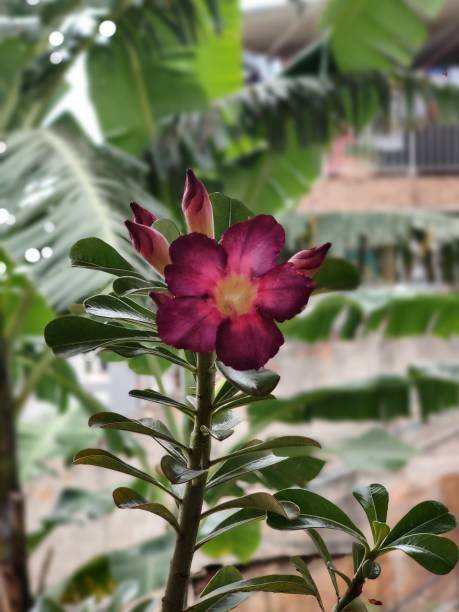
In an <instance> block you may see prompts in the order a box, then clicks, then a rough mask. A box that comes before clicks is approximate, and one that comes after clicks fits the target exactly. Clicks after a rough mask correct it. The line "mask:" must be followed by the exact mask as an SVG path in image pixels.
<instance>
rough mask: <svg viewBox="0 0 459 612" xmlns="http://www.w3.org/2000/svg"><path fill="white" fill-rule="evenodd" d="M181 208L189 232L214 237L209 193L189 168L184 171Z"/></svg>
mask: <svg viewBox="0 0 459 612" xmlns="http://www.w3.org/2000/svg"><path fill="white" fill-rule="evenodd" d="M182 210H183V214H184V215H185V219H186V224H187V226H188V229H189V231H190V232H199V233H200V234H205V235H206V236H209V238H213V237H214V235H215V233H214V213H213V210H212V204H211V203H210V199H209V194H208V193H207V190H206V188H205V187H204V185H203V183H201V181H200V180H199V179H197V178H196V176H195V175H194V172H193V170H190V169H188V170H187V171H186V180H185V191H184V192H183V199H182Z"/></svg>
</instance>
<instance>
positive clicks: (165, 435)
mask: <svg viewBox="0 0 459 612" xmlns="http://www.w3.org/2000/svg"><path fill="white" fill-rule="evenodd" d="M88 425H89V427H101V428H102V429H116V430H120V431H131V432H133V433H138V434H143V435H146V436H150V437H151V438H153V439H154V440H156V441H157V442H159V444H161V446H163V448H165V449H166V450H167V451H168V452H171V454H173V455H174V456H175V457H176V458H177V459H183V451H182V449H184V450H188V448H187V446H185V445H184V444H182V443H181V442H179V441H178V440H176V439H175V438H174V436H173V435H172V434H171V432H170V431H169V429H168V428H167V427H166V426H165V425H164V423H162V422H161V421H157V420H156V419H151V418H148V417H147V418H142V419H138V420H136V419H129V418H128V417H125V416H123V415H122V414H117V413H116V412H99V413H97V414H94V415H93V416H91V417H90V419H89V422H88ZM171 447H172V448H171Z"/></svg>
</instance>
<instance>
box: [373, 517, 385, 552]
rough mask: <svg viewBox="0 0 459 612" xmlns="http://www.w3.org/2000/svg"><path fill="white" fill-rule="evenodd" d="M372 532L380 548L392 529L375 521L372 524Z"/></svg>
mask: <svg viewBox="0 0 459 612" xmlns="http://www.w3.org/2000/svg"><path fill="white" fill-rule="evenodd" d="M371 531H372V533H373V538H374V542H375V546H376V547H379V546H381V544H382V543H383V541H384V540H385V539H386V537H387V536H388V534H389V533H390V527H389V525H388V524H387V523H380V522H379V521H373V522H372V523H371Z"/></svg>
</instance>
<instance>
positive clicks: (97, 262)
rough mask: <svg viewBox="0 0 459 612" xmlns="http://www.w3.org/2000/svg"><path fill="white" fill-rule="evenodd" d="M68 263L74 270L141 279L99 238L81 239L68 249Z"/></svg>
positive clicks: (124, 260) (114, 250)
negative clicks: (94, 271)
mask: <svg viewBox="0 0 459 612" xmlns="http://www.w3.org/2000/svg"><path fill="white" fill-rule="evenodd" d="M70 261H71V262H72V266H74V267H76V268H88V269H89V270H98V271H99V272H107V273H108V274H113V275H114V276H126V275H130V276H134V277H139V278H141V274H138V272H136V271H135V270H134V268H133V267H132V266H131V264H130V263H129V262H128V261H126V259H124V257H122V256H121V255H120V254H119V253H118V251H116V249H114V248H113V247H112V246H110V245H109V244H107V243H106V242H104V241H103V240H101V239H100V238H82V239H81V240H78V242H76V243H75V244H74V245H73V247H72V248H71V249H70Z"/></svg>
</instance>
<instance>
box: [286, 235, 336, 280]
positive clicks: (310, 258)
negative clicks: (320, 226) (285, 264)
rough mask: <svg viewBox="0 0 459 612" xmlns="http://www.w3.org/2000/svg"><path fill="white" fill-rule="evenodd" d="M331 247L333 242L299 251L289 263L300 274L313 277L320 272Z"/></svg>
mask: <svg viewBox="0 0 459 612" xmlns="http://www.w3.org/2000/svg"><path fill="white" fill-rule="evenodd" d="M330 247H331V242H326V243H325V244H323V245H322V246H320V247H314V248H312V249H304V251H299V252H298V253H296V254H295V255H293V257H290V259H289V262H290V263H291V264H293V265H294V266H295V268H296V269H297V270H298V272H301V273H302V274H305V275H306V276H313V275H314V274H315V273H316V272H318V271H319V268H320V266H321V265H322V263H323V261H324V259H325V256H326V255H327V253H328V250H329V249H330Z"/></svg>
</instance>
